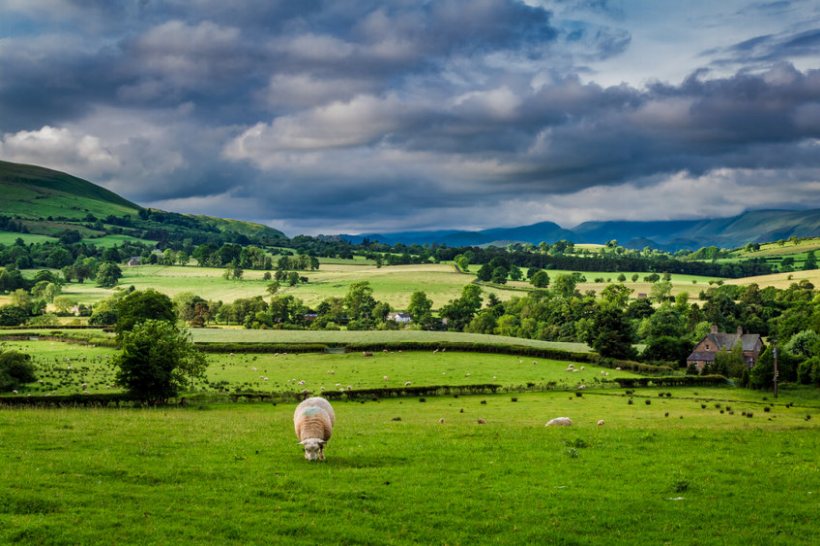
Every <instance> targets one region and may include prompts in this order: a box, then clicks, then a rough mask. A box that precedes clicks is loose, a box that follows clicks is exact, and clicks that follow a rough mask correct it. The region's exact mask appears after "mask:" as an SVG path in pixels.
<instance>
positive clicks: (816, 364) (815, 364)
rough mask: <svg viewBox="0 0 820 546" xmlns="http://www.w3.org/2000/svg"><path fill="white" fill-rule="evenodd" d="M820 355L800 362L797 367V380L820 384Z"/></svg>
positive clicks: (808, 383) (803, 382)
mask: <svg viewBox="0 0 820 546" xmlns="http://www.w3.org/2000/svg"><path fill="white" fill-rule="evenodd" d="M818 379H820V357H818V356H813V357H811V358H807V359H806V360H804V361H803V362H801V363H800V366H798V368H797V380H798V381H800V383H802V384H803V385H811V384H812V383H814V384H816V385H818V386H820V382H818V381H817V380H818Z"/></svg>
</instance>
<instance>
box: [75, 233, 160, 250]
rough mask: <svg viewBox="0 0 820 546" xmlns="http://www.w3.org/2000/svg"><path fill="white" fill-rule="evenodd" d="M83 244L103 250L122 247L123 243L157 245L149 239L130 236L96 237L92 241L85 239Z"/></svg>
mask: <svg viewBox="0 0 820 546" xmlns="http://www.w3.org/2000/svg"><path fill="white" fill-rule="evenodd" d="M82 242H83V243H87V244H90V245H95V246H98V247H101V248H111V247H113V246H121V245H122V244H123V243H142V244H150V245H154V244H156V241H149V240H147V239H140V238H138V237H132V236H130V235H118V234H112V235H105V236H104V237H94V238H90V239H83V241H82Z"/></svg>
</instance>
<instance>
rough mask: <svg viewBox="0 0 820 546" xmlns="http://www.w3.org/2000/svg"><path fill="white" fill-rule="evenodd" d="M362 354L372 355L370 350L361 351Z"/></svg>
mask: <svg viewBox="0 0 820 546" xmlns="http://www.w3.org/2000/svg"><path fill="white" fill-rule="evenodd" d="M362 356H373V353H371V352H370V351H362Z"/></svg>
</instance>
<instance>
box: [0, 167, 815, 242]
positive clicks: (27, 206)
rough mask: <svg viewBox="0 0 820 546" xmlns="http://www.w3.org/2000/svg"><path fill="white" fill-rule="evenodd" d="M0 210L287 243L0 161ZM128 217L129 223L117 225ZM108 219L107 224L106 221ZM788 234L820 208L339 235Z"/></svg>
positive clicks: (38, 227)
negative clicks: (570, 226)
mask: <svg viewBox="0 0 820 546" xmlns="http://www.w3.org/2000/svg"><path fill="white" fill-rule="evenodd" d="M0 195H2V198H0V215H3V216H6V217H10V218H16V219H18V221H19V222H20V223H22V224H23V225H24V226H25V228H26V229H27V230H28V231H30V232H31V233H36V234H43V235H55V234H56V233H58V232H60V231H62V230H65V229H68V228H71V229H79V230H80V231H81V232H82V233H83V236H91V237H98V236H102V235H104V234H105V233H109V232H116V233H124V234H128V235H133V236H135V237H142V238H146V239H154V240H156V239H161V238H164V237H175V238H179V237H183V238H184V237H191V238H193V239H197V240H198V239H201V238H203V237H213V235H214V234H221V236H222V237H221V238H222V239H227V240H235V241H236V242H242V241H253V242H255V243H258V244H279V243H282V242H285V241H287V237H286V236H285V235H284V234H283V233H282V232H280V231H277V230H275V229H273V228H270V227H268V226H264V225H261V224H255V223H252V222H244V221H240V220H227V219H222V218H214V217H209V216H197V215H190V214H178V213H174V212H162V211H156V210H148V209H144V208H142V207H140V206H139V205H137V204H135V203H132V202H130V201H128V200H126V199H123V198H122V197H120V196H119V195H117V194H115V193H113V192H111V191H108V190H106V189H104V188H101V187H100V186H97V185H95V184H93V183H91V182H88V181H86V180H83V179H81V178H77V177H75V176H71V175H69V174H66V173H62V172H59V171H54V170H52V169H47V168H44V167H38V166H35V165H23V164H19V163H9V162H6V161H0ZM125 216H128V217H129V218H130V220H129V221H128V222H127V223H122V222H119V221H117V222H114V220H116V219H117V218H122V217H125ZM107 218H111V219H112V220H111V222H114V225H111V222H108V221H107V220H106V219H107ZM792 236H797V237H812V236H820V210H818V209H815V210H804V211H793V210H791V211H789V210H756V211H749V212H745V213H743V214H740V215H738V216H733V217H731V218H715V219H706V220H671V221H650V222H635V221H620V220H613V221H606V222H585V223H583V224H580V225H578V226H576V227H574V228H573V229H565V228H562V227H561V226H559V225H558V224H556V223H554V222H540V223H537V224H532V225H528V226H519V227H510V228H492V229H485V230H481V231H459V230H443V231H404V232H397V233H367V234H361V235H342V237H343V238H345V239H347V240H350V241H352V242H360V241H362V240H363V239H365V238H367V239H370V240H376V241H383V242H386V243H390V244H395V243H404V244H432V243H439V244H445V245H447V246H451V247H456V246H480V245H489V244H496V245H498V246H502V245H506V244H509V243H513V242H526V243H533V244H538V243H540V242H541V241H545V242H547V243H552V242H555V241H558V240H561V239H564V240H567V241H572V242H575V243H601V244H603V243H606V242H608V241H611V240H613V239H615V240H617V241H618V243H619V244H621V245H624V246H627V247H630V248H643V247H645V246H651V247H653V248H662V249H666V250H677V249H681V248H686V249H697V248H701V247H704V246H712V245H714V246H719V247H723V248H733V247H738V246H742V245H744V244H746V243H749V242H766V241H776V240H779V239H787V238H789V237H792Z"/></svg>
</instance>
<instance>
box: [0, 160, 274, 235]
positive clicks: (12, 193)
mask: <svg viewBox="0 0 820 546" xmlns="http://www.w3.org/2000/svg"><path fill="white" fill-rule="evenodd" d="M0 192H1V194H2V195H3V200H2V201H0V215H2V216H5V217H7V218H11V219H14V220H15V221H16V222H18V223H20V224H22V225H23V226H24V227H25V229H26V230H28V232H29V233H30V234H39V235H45V236H57V235H58V234H60V233H61V232H64V231H66V230H77V231H78V232H80V234H81V235H82V236H83V237H95V238H96V237H102V236H105V235H114V234H116V235H117V236H121V237H127V238H136V239H148V240H154V241H157V240H168V239H172V238H190V239H192V240H193V241H197V242H205V241H210V242H219V241H233V240H237V241H241V242H251V243H256V244H265V245H272V244H278V243H282V242H285V241H287V237H286V236H285V235H284V234H283V233H282V232H281V231H278V230H275V229H273V228H270V227H267V226H264V225H261V224H255V223H252V222H242V221H239V220H226V219H223V218H214V217H210V216H196V215H190V214H179V213H176V212H165V211H160V210H156V209H144V208H142V207H140V206H139V205H137V204H135V203H132V202H130V201H128V200H127V199H124V198H122V197H120V196H119V195H117V194H116V193H114V192H111V191H109V190H106V189H105V188H102V187H100V186H97V185H96V184H93V183H91V182H88V181H87V180H83V179H81V178H77V177H76V176H71V175H69V174H66V173H62V172H59V171H55V170H52V169H46V168H44V167H38V166H35V165H23V164H19V163H10V162H7V161H0ZM10 229H11V231H14V228H10ZM14 237H15V238H16V235H15V236H14Z"/></svg>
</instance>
